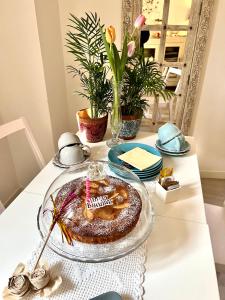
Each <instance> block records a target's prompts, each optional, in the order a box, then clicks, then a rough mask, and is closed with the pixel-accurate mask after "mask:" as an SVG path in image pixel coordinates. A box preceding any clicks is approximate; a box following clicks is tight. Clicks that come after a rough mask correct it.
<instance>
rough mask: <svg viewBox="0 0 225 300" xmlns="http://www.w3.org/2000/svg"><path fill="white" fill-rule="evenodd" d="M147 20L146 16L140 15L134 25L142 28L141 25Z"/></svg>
mask: <svg viewBox="0 0 225 300" xmlns="http://www.w3.org/2000/svg"><path fill="white" fill-rule="evenodd" d="M145 21H146V18H145V16H143V15H139V16H138V17H137V19H136V20H135V22H134V27H135V28H137V29H141V27H143V26H144V24H145Z"/></svg>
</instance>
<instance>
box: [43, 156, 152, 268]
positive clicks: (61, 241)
mask: <svg viewBox="0 0 225 300" xmlns="http://www.w3.org/2000/svg"><path fill="white" fill-rule="evenodd" d="M93 164H94V165H96V164H97V165H99V166H100V167H101V170H102V172H103V174H106V176H110V177H116V178H119V179H121V180H123V181H125V182H126V183H128V184H130V185H131V186H132V187H133V188H134V189H135V190H136V191H137V192H138V194H139V196H140V197H141V201H142V209H141V213H140V217H139V220H138V222H137V224H136V226H135V227H134V228H133V229H132V231H131V232H130V233H128V234H127V235H126V236H124V237H122V238H120V239H118V240H116V241H114V242H109V243H103V244H89V243H84V242H79V241H76V240H73V245H69V244H68V243H67V241H66V239H65V237H64V238H63V234H62V231H61V229H60V226H58V224H57V223H56V225H55V226H54V228H53V230H52V233H51V235H50V238H49V240H48V243H47V246H48V247H49V248H50V249H51V250H52V251H54V252H55V253H57V254H58V255H60V256H62V257H65V258H68V259H70V260H73V261H81V262H92V263H93V262H106V261H110V260H115V259H118V258H120V257H123V256H125V255H127V254H129V253H131V252H132V251H134V250H135V249H137V248H138V247H139V246H140V245H141V244H142V243H143V242H144V241H145V240H146V239H147V238H148V236H149V235H150V233H151V230H152V227H153V223H154V213H153V208H152V205H151V199H150V195H149V194H148V192H147V190H146V188H145V186H144V184H143V183H142V182H141V181H140V179H139V178H138V177H137V176H136V175H135V174H134V173H133V172H131V171H130V170H129V169H127V168H126V167H124V166H119V165H116V164H114V163H111V162H105V161H87V162H85V163H82V164H79V165H75V166H72V167H70V168H69V169H67V170H65V171H64V172H63V173H62V174H61V175H59V176H58V177H57V178H56V179H55V180H54V181H53V182H52V184H51V185H50V187H49V189H48V191H47V193H46V195H45V197H44V201H43V204H42V206H41V208H40V210H39V213H38V217H37V223H38V229H39V231H40V234H41V237H42V238H43V239H44V240H45V239H46V237H47V235H48V232H49V228H50V226H51V224H52V219H53V217H52V214H53V211H54V205H53V201H52V200H54V199H55V197H56V196H57V195H58V193H59V191H60V190H61V189H62V187H63V186H65V184H67V183H69V182H71V181H73V180H75V179H79V178H86V177H87V174H88V172H89V170H90V167H92V166H93Z"/></svg>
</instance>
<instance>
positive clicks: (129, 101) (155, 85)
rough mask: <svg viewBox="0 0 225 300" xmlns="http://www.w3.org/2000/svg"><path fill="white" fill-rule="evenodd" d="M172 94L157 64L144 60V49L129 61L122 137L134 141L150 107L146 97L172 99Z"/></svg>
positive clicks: (123, 91) (126, 69)
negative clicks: (144, 114)
mask: <svg viewBox="0 0 225 300" xmlns="http://www.w3.org/2000/svg"><path fill="white" fill-rule="evenodd" d="M172 94H173V93H172V92H171V91H169V90H166V84H165V82H164V80H163V77H162V73H161V71H160V70H159V68H158V64H157V63H156V62H153V61H151V60H150V59H148V58H144V54H143V49H141V50H140V51H139V52H138V53H137V54H135V55H134V56H133V57H132V58H130V59H129V60H128V63H127V65H126V67H125V72H124V77H123V85H122V94H121V109H122V128H121V130H120V137H121V138H123V139H133V138H135V137H136V134H137V132H138V130H139V128H140V125H141V120H142V117H143V112H144V110H145V109H146V108H147V106H148V101H147V100H146V98H145V97H146V96H158V95H160V96H162V97H163V98H164V100H168V99H170V97H171V96H172Z"/></svg>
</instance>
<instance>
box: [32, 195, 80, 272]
mask: <svg viewBox="0 0 225 300" xmlns="http://www.w3.org/2000/svg"><path fill="white" fill-rule="evenodd" d="M50 197H51V200H52V203H53V218H52V224H51V226H50V228H49V232H48V235H47V237H46V239H45V242H44V244H43V247H42V249H41V252H40V254H39V256H38V258H37V261H36V263H35V266H34V271H35V269H36V267H37V265H38V263H39V260H40V258H41V256H42V254H43V251H44V249H45V246H46V245H47V242H48V240H49V238H50V235H51V233H52V231H53V229H54V227H55V224H56V223H57V224H58V225H59V228H60V230H61V232H62V235H64V236H65V238H66V240H67V242H68V244H69V245H72V244H73V240H72V237H71V236H70V233H69V231H68V230H67V229H66V226H64V223H63V221H62V217H63V216H65V214H66V213H67V212H68V209H69V207H70V205H71V204H72V202H73V201H74V200H75V199H76V195H75V193H74V192H71V193H70V194H69V195H68V196H67V197H66V199H65V200H64V201H63V203H62V204H61V207H60V208H57V207H56V205H55V201H54V199H53V196H52V195H51V196H50Z"/></svg>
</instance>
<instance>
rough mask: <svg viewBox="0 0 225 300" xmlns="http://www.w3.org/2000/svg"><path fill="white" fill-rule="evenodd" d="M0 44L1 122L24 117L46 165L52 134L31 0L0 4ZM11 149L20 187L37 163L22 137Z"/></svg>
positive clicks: (3, 176) (51, 150)
mask: <svg viewBox="0 0 225 300" xmlns="http://www.w3.org/2000/svg"><path fill="white" fill-rule="evenodd" d="M0 40H1V47H0V66H1V72H0V82H1V84H0V114H1V119H2V122H3V123H6V122H8V121H11V120H13V119H16V118H18V117H20V116H24V117H26V119H27V120H28V122H29V124H30V127H31V129H32V132H33V134H34V136H35V138H36V140H37V142H38V145H39V147H40V149H41V151H42V153H43V155H44V157H45V159H46V161H48V160H49V159H50V158H51V157H52V155H53V153H54V147H53V133H52V126H51V119H50V113H49V106H48V98H47V91H46V86H45V78H44V71H43V63H42V56H41V48H40V42H39V36H38V29H37V21H36V14H35V6H34V1H33V0H20V1H17V0H2V1H0ZM10 146H11V149H12V150H13V151H12V152H13V160H14V163H15V168H16V175H17V178H18V182H19V185H26V184H27V182H29V181H30V180H31V179H32V177H33V176H35V174H36V173H37V171H38V169H37V165H36V162H35V161H34V159H33V157H32V155H31V153H30V151H29V150H27V149H29V148H28V147H27V144H26V139H25V137H24V136H23V135H22V133H21V134H18V138H13V139H12V140H11V141H10ZM1 155H2V154H1ZM7 177H8V176H6V174H5V173H4V170H3V169H1V171H0V181H1V182H2V183H7V182H10V180H11V178H10V176H9V178H7ZM4 193H5V192H4ZM0 198H1V196H0Z"/></svg>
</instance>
